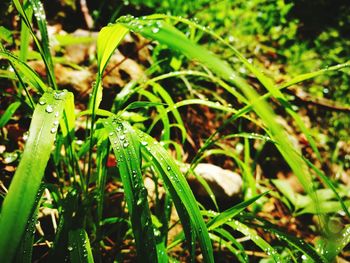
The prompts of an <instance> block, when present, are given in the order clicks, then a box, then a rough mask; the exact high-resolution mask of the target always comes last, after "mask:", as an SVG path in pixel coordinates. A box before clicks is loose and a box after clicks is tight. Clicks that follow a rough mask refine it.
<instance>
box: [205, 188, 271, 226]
mask: <svg viewBox="0 0 350 263" xmlns="http://www.w3.org/2000/svg"><path fill="white" fill-rule="evenodd" d="M267 193H268V192H265V193H262V194H260V195H257V196H254V197H253V198H251V199H249V200H247V201H244V202H241V203H239V204H237V205H235V206H233V207H231V208H229V209H227V210H225V211H224V212H221V213H220V214H219V215H217V216H216V217H214V218H212V219H211V220H210V221H209V222H208V224H207V227H208V230H213V229H215V228H218V227H220V226H221V225H223V224H225V223H226V222H227V221H229V220H231V219H232V218H234V217H235V216H236V215H238V214H239V213H240V212H242V211H243V210H244V209H246V208H247V207H248V206H249V205H251V204H253V203H254V202H255V201H256V200H258V199H260V198H261V197H263V196H264V195H266V194H267Z"/></svg>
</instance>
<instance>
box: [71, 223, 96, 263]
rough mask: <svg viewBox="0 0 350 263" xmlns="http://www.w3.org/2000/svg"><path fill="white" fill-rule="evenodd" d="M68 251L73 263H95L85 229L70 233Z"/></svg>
mask: <svg viewBox="0 0 350 263" xmlns="http://www.w3.org/2000/svg"><path fill="white" fill-rule="evenodd" d="M68 250H69V254H70V261H71V262H72V263H93V262H94V258H93V256H92V251H91V246H90V241H89V237H88V235H87V233H86V231H85V230H84V229H81V228H80V229H76V230H71V231H69V237H68Z"/></svg>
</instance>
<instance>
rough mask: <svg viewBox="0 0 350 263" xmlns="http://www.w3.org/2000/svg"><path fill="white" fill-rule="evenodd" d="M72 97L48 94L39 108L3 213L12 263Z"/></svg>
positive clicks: (1, 244) (4, 251)
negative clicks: (59, 126) (60, 121)
mask: <svg viewBox="0 0 350 263" xmlns="http://www.w3.org/2000/svg"><path fill="white" fill-rule="evenodd" d="M70 96H73V95H72V94H71V93H68V92H65V93H64V94H62V95H61V96H60V97H59V98H57V97H56V98H55V93H53V92H52V91H48V92H46V93H45V94H44V95H43V97H42V98H41V99H40V102H39V104H38V105H37V107H36V108H35V111H34V115H33V118H32V122H31V125H30V129H29V137H28V140H27V143H26V146H25V149H24V152H23V155H22V158H21V162H20V164H19V165H18V167H17V170H16V173H15V175H14V177H13V179H12V182H11V185H10V188H9V191H8V194H7V195H6V197H5V200H4V202H3V205H2V210H1V217H0V232H1V233H2V234H1V238H0V258H1V259H7V260H8V262H11V260H12V259H13V257H14V254H15V251H16V249H17V246H18V245H19V242H20V240H21V237H22V235H23V233H24V230H25V227H26V223H27V221H28V219H29V217H30V213H31V211H32V209H33V206H34V204H35V199H36V196H37V194H38V190H39V187H40V184H41V180H42V178H43V176H44V171H45V167H46V164H47V162H48V160H49V157H50V153H51V149H52V145H53V142H54V139H55V137H56V132H57V128H58V121H59V119H60V118H61V117H62V114H63V109H64V107H65V103H66V98H67V97H70ZM24 200H25V201H24Z"/></svg>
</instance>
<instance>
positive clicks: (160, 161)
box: [138, 131, 214, 262]
mask: <svg viewBox="0 0 350 263" xmlns="http://www.w3.org/2000/svg"><path fill="white" fill-rule="evenodd" d="M138 135H139V138H140V141H141V145H142V148H143V153H144V154H145V156H146V157H147V156H148V159H150V160H151V162H152V164H153V165H154V166H155V168H156V169H157V171H158V172H159V173H160V175H161V177H162V179H163V181H164V184H165V185H166V187H167V189H168V191H169V192H170V194H171V196H172V199H173V201H174V205H175V207H176V209H177V211H178V214H179V216H180V219H181V222H182V224H183V225H184V228H186V227H188V224H189V223H190V224H191V226H190V227H192V228H193V230H194V231H190V232H189V231H185V234H186V235H187V236H186V238H187V239H189V238H190V237H189V235H188V234H189V233H194V234H195V235H196V236H197V237H198V239H199V244H200V247H201V251H202V254H203V258H204V261H205V262H214V258H213V250H212V245H211V241H210V238H209V234H208V229H207V227H206V225H205V223H204V220H203V218H202V216H201V214H200V211H199V208H198V205H197V203H196V199H195V197H194V196H193V193H192V191H191V189H190V187H189V185H188V184H187V181H186V179H185V177H184V176H183V175H182V173H181V172H180V169H179V167H178V166H177V165H176V163H175V162H174V160H173V158H172V157H171V156H170V155H169V154H168V152H167V151H166V150H165V149H164V148H163V147H162V146H161V145H160V144H159V143H158V142H157V141H155V140H154V139H153V138H152V137H150V136H149V135H147V134H145V133H143V132H141V131H139V132H138ZM186 220H189V221H186ZM185 230H186V229H185ZM187 230H188V229H187ZM190 230H191V229H190Z"/></svg>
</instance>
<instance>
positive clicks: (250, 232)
mask: <svg viewBox="0 0 350 263" xmlns="http://www.w3.org/2000/svg"><path fill="white" fill-rule="evenodd" d="M226 224H227V225H228V226H230V227H232V228H233V229H234V230H237V231H239V232H241V233H242V234H244V235H245V236H247V237H249V238H250V239H251V241H253V242H254V243H255V244H256V245H257V246H258V247H260V248H261V249H262V250H263V251H265V253H266V254H267V255H268V256H271V257H272V258H273V259H274V260H275V262H284V261H283V260H282V258H281V256H280V255H279V254H278V253H277V251H276V250H275V249H274V248H273V247H272V246H271V245H270V244H269V243H267V242H266V241H265V240H264V239H262V238H261V237H260V236H259V235H258V233H257V232H256V231H255V230H254V229H251V228H249V227H247V226H246V225H245V224H243V223H241V222H239V221H237V220H233V221H231V222H227V223H226Z"/></svg>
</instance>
